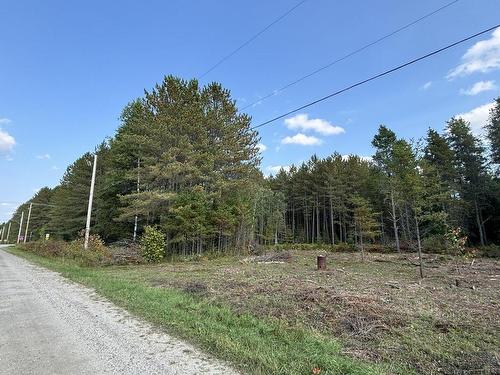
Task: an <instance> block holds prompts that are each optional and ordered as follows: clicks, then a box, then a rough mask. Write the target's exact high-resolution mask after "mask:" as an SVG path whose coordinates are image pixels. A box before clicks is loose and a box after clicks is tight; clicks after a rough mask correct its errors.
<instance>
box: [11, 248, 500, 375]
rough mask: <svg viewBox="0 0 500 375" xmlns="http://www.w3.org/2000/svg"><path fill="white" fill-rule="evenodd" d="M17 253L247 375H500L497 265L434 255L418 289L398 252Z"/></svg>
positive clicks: (409, 267) (412, 268) (499, 264)
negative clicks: (165, 256)
mask: <svg viewBox="0 0 500 375" xmlns="http://www.w3.org/2000/svg"><path fill="white" fill-rule="evenodd" d="M13 252H15V253H16V254H18V255H21V256H23V257H25V258H28V259H30V260H32V261H36V262H38V263H39V264H41V265H44V266H46V267H49V268H52V269H54V270H56V271H59V272H61V273H62V274H63V275H64V276H66V277H69V278H71V279H73V280H75V281H78V282H81V283H84V284H86V285H89V286H91V287H94V288H95V289H96V290H97V291H98V292H99V293H100V294H102V295H104V296H106V297H108V298H109V299H110V300H112V301H114V302H115V303H117V304H118V305H120V306H123V307H125V308H126V309H128V310H130V311H131V312H133V313H135V314H136V315H138V316H141V317H143V318H145V319H147V320H149V321H151V322H153V323H155V324H157V325H159V326H162V327H164V328H166V329H167V330H168V331H171V332H174V333H175V334H177V335H178V336H181V337H183V338H185V339H188V340H190V341H192V342H193V343H197V344H198V345H200V346H201V347H203V348H205V349H207V350H208V351H210V352H212V353H214V354H216V355H217V356H218V357H220V358H224V359H226V360H229V361H231V362H232V363H234V364H236V365H237V366H238V367H239V368H241V369H243V370H244V371H245V372H247V373H256V374H310V373H311V372H312V369H313V368H314V367H318V368H321V369H322V371H321V374H371V373H400V374H411V373H421V374H432V373H445V374H459V373H481V374H489V373H491V374H493V373H500V366H499V362H498V358H499V357H500V353H499V352H498V348H499V347H500V309H499V308H498V307H499V306H498V305H499V300H500V299H499V289H498V280H499V276H498V275H499V270H500V262H499V261H498V260H496V259H486V258H478V259H476V260H475V261H474V262H473V263H471V261H470V260H466V259H463V258H458V257H448V256H438V255H427V256H426V262H425V263H426V269H425V273H426V278H425V279H423V280H420V278H419V277H418V271H417V268H416V267H415V266H414V265H413V264H416V259H414V258H413V257H412V256H411V255H409V256H399V255H397V254H380V253H368V254H366V261H364V262H363V261H361V259H360V257H359V256H358V254H355V253H333V254H329V255H328V269H327V270H326V271H321V272H318V271H316V270H315V257H316V255H317V254H318V252H317V251H314V250H301V251H291V252H290V255H291V257H283V256H282V255H283V254H284V253H280V254H281V256H280V257H277V258H276V260H278V261H283V260H285V261H284V262H278V263H272V262H271V263H269V262H259V260H262V259H259V258H234V257H227V258H219V259H213V260H209V259H201V260H199V261H190V262H179V261H178V262H173V263H160V264H157V265H135V266H121V267H116V266H113V267H104V268H80V267H77V266H75V264H74V263H65V262H63V261H61V260H59V259H55V258H49V259H47V258H41V257H38V256H35V255H33V254H31V253H26V252H23V251H21V250H17V249H16V250H13ZM288 258H289V259H288ZM266 260H272V257H271V259H266ZM457 285H458V286H457Z"/></svg>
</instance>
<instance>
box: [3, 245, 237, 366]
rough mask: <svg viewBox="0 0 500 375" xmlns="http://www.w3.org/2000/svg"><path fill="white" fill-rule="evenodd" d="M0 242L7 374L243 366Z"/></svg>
mask: <svg viewBox="0 0 500 375" xmlns="http://www.w3.org/2000/svg"><path fill="white" fill-rule="evenodd" d="M1 247H3V245H0V374H51V375H52V374H236V373H237V372H236V371H235V370H234V369H232V368H230V367H229V366H227V365H226V364H224V363H222V362H220V361H218V360H215V359H214V358H211V357H210V356H208V355H206V354H203V353H201V352H200V351H199V350H198V349H196V348H194V347H193V346H191V345H189V344H187V343H184V342H182V341H180V340H178V339H175V338H173V337H171V336H169V335H167V334H165V333H164V332H161V331H160V330H159V329H157V328H155V327H153V326H151V325H149V324H147V323H145V322H142V321H139V320H138V319H137V318H135V317H133V316H131V315H130V314H128V313H127V312H126V311H124V310H123V309H121V308H118V307H116V306H115V305H113V304H112V303H110V302H108V301H106V300H104V299H103V298H102V297H100V296H98V295H97V294H96V293H95V292H93V291H92V290H91V289H89V288H86V287H83V286H81V285H79V284H75V283H73V282H70V281H68V280H66V279H64V278H63V277H61V276H60V275H58V274H57V273H54V272H52V271H49V270H46V269H44V268H41V267H38V266H35V265H32V264H30V263H28V262H27V261H25V260H23V259H20V258H18V257H16V256H14V255H12V254H9V253H7V252H5V251H3V250H2V249H1Z"/></svg>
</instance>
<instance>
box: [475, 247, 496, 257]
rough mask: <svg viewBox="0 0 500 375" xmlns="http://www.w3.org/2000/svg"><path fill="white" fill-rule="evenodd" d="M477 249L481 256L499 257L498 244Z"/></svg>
mask: <svg viewBox="0 0 500 375" xmlns="http://www.w3.org/2000/svg"><path fill="white" fill-rule="evenodd" d="M479 251H480V253H481V255H482V256H483V257H487V258H500V246H499V245H488V246H483V247H480V248H479Z"/></svg>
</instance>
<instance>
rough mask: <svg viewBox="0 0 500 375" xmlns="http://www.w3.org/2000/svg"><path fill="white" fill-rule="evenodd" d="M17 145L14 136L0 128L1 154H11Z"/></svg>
mask: <svg viewBox="0 0 500 375" xmlns="http://www.w3.org/2000/svg"><path fill="white" fill-rule="evenodd" d="M15 145H16V140H15V139H14V137H13V136H11V135H10V134H9V133H7V132H6V131H5V130H2V129H1V128H0V153H6V154H7V153H9V152H11V151H12V149H13V148H14V146H15Z"/></svg>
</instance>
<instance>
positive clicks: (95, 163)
mask: <svg viewBox="0 0 500 375" xmlns="http://www.w3.org/2000/svg"><path fill="white" fill-rule="evenodd" d="M96 166H97V154H95V155H94V166H93V167H92V181H91V182H90V194H89V207H88V209H87V225H86V226H85V242H84V243H83V248H84V249H85V250H87V248H88V247H89V236H90V217H91V216H92V200H93V199H94V186H95V172H96Z"/></svg>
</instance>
